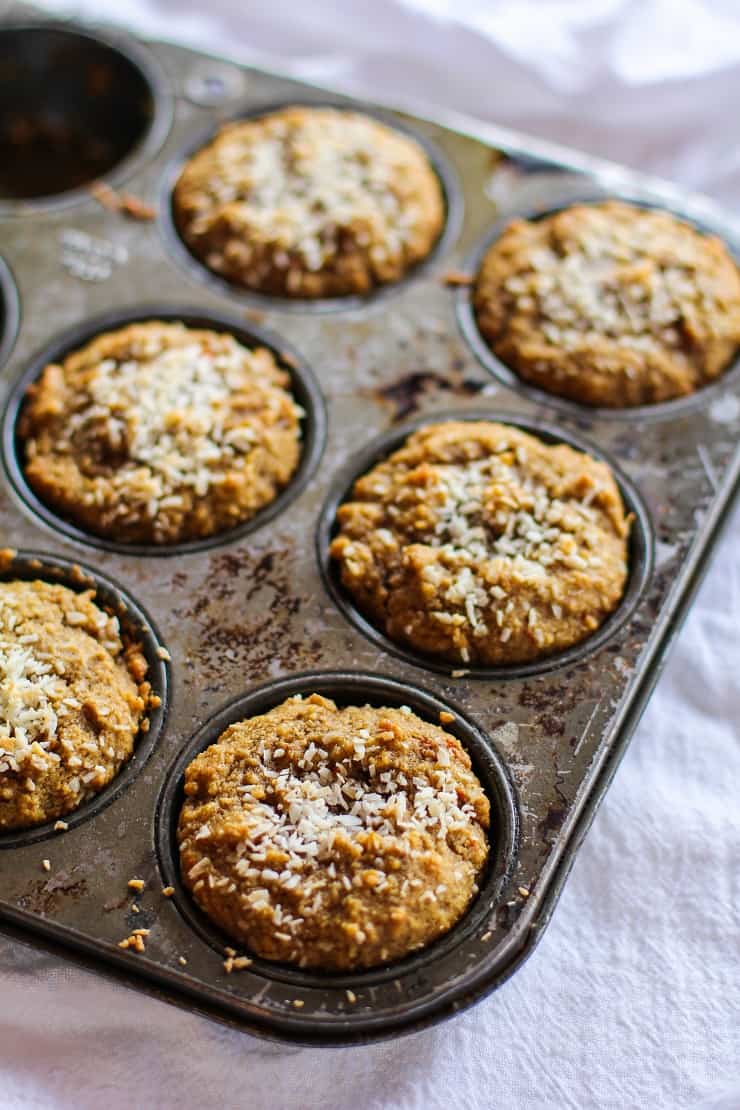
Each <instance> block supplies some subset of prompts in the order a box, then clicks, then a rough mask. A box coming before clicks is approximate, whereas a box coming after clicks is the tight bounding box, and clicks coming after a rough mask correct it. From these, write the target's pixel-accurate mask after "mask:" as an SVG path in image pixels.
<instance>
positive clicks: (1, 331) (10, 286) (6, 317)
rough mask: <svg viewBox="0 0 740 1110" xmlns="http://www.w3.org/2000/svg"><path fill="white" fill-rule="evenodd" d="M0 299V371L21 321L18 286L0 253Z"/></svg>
mask: <svg viewBox="0 0 740 1110" xmlns="http://www.w3.org/2000/svg"><path fill="white" fill-rule="evenodd" d="M0 301H1V302H2V309H1V310H0V311H1V312H2V315H1V317H0V319H1V320H2V327H1V328H0V371H2V369H3V367H4V366H5V363H6V362H7V361H8V359H9V358H10V355H11V353H12V350H13V348H14V346H15V341H16V339H17V338H18V330H19V328H20V323H21V302H20V297H19V295H18V286H17V285H16V283H15V277H14V276H13V271H12V270H11V268H10V266H9V265H8V263H7V262H6V261H5V259H4V258H3V257H2V255H0Z"/></svg>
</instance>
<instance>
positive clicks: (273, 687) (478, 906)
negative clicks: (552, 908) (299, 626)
mask: <svg viewBox="0 0 740 1110" xmlns="http://www.w3.org/2000/svg"><path fill="white" fill-rule="evenodd" d="M340 690H346V696H345V695H343V694H341V693H340V692H339V691H340ZM355 691H356V693H355ZM297 693H303V694H304V695H306V696H308V695H309V694H310V693H319V694H321V695H322V696H327V697H330V698H332V699H333V700H336V701H338V704H339V705H340V707H341V706H342V705H357V704H372V705H376V706H377V707H382V706H384V705H391V706H392V705H394V704H395V705H400V704H408V705H409V707H410V708H411V709H412V710H413V711H414V712H416V713H417V715H418V716H422V718H423V719H425V720H427V721H429V722H430V723H432V724H436V725H438V727H441V728H443V729H444V730H445V731H449V732H450V733H451V734H452V735H453V736H457V737H458V739H459V740H460V743H461V744H462V746H463V748H464V749H465V751H466V752H467V753H468V755H470V757H471V761H472V764H473V770H474V771H475V773H476V775H477V776H478V778H479V780H480V782H481V785H482V786H483V788H484V791H485V793H486V797H487V798H488V800H489V802H490V804H491V828H492V830H493V833H492V835H489V838H488V839H489V846H490V848H491V849H492V852H491V855H492V856H493V857H494V858H491V856H489V860H488V861H487V863H486V867H485V873H484V877H483V880H482V883H481V887H480V890H479V891H478V893H476V894H475V895H474V897H473V899H472V901H471V903H470V905H469V906H468V908H467V909H466V911H465V913H464V914H463V915H462V917H461V918H460V919H459V920H458V921H456V922H455V924H454V925H452V926H451V928H450V929H449V930H448V931H447V932H446V933H444V934H442V935H441V936H440V937H438V938H437V939H436V940H434V941H432V942H430V943H429V944H428V945H425V946H424V947H423V948H421V949H418V950H415V951H413V952H411V953H410V954H409V955H407V956H405V957H403V958H401V959H398V960H395V961H393V962H392V963H390V964H387V965H382V966H379V967H374V968H369V969H362V968H360V969H356V970H348V971H341V972H331V971H321V970H317V969H306V970H303V969H300V968H298V967H291V966H290V965H288V964H282V963H278V962H277V961H271V960H267V959H264V958H260V957H257V956H253V964H252V967H251V968H250V971H252V970H253V972H254V974H257V975H259V976H260V978H265V979H270V980H273V981H277V982H280V983H283V984H285V986H286V987H294V988H295V989H308V990H319V991H322V990H329V989H335V990H337V991H340V992H343V991H344V990H346V988H348V987H356V988H357V989H358V990H361V989H365V988H370V987H374V986H378V985H382V984H384V983H388V982H391V981H393V980H394V979H400V978H401V977H402V976H403V975H404V974H409V975H411V974H415V973H416V972H417V971H420V970H423V968H424V967H425V966H427V965H428V964H429V963H431V962H433V961H434V960H435V959H438V958H440V957H441V956H447V955H450V954H451V952H452V951H453V950H454V949H455V948H457V947H458V946H459V945H460V944H461V943H463V942H465V941H470V940H471V939H472V938H473V935H474V934H475V932H476V930H478V931H480V930H481V928H482V927H483V926H484V921H485V919H486V918H487V917H488V916H489V915H490V913H491V912H492V910H493V909H494V908H495V906H496V904H497V902H498V901H499V899H500V896H501V891H502V890H503V888H504V886H505V884H506V882H507V880H508V879H509V878H510V876H511V874H512V872H513V869H514V866H515V860H516V854H517V850H518V839H519V802H518V798H517V793H516V788H515V787H514V784H513V783H512V781H511V778H510V776H509V773H508V771H507V770H506V766H505V762H504V760H503V759H502V758H501V755H500V753H499V751H498V749H497V747H496V745H495V743H493V742H492V741H491V739H490V737H489V736H488V735H487V733H486V731H485V729H484V728H483V727H482V726H480V725H479V724H478V723H477V722H476V721H475V718H474V717H473V716H472V715H471V714H470V713H468V712H467V711H465V710H464V709H462V708H461V707H460V706H459V705H457V704H456V703H455V701H454V699H450V698H442V697H441V696H440V695H438V694H435V693H433V692H432V691H430V690H427V689H425V688H424V687H423V686H418V685H411V684H410V683H407V682H406V681H404V680H403V679H400V678H396V677H394V676H393V675H390V674H387V673H385V672H378V673H375V674H371V673H369V672H366V671H361V670H355V669H351V668H348V669H344V670H336V669H332V670H311V671H302V672H297V673H294V674H291V675H289V676H286V677H282V678H278V679H271V680H270V681H268V682H262V683H258V684H257V685H256V686H252V687H251V688H250V689H248V690H246V691H245V692H244V693H242V694H240V695H237V697H235V698H231V699H230V700H229V701H228V702H226V703H225V704H223V705H221V706H220V707H219V708H218V709H217V710H216V711H215V712H214V713H213V714H212V715H211V716H210V717H209V718H208V719H207V720H206V721H205V722H204V723H203V724H201V726H200V727H199V728H198V729H197V730H196V731H195V732H194V733H192V735H191V736H190V737H189V738H188V740H187V741H186V742H185V743H184V744H183V745H182V746H181V747H180V749H179V751H178V752H177V755H176V756H175V758H174V759H173V760H172V761H171V762H170V764H169V766H168V768H167V770H166V771H165V774H164V777H163V781H162V787H161V789H160V791H159V795H158V799H157V804H156V809H155V813H154V830H155V832H154V837H155V842H156V853H157V863H158V867H159V871H160V874H161V875H162V877H163V879H164V881H165V883H166V884H167V885H171V886H174V888H175V894H174V895H173V897H172V902H173V904H174V905H175V907H176V908H177V910H178V912H179V914H180V915H181V917H182V918H183V919H184V920H185V921H186V923H187V924H188V925H189V927H190V928H191V929H192V931H193V932H194V933H195V934H196V935H197V936H199V937H200V939H201V940H202V941H204V943H206V944H207V945H209V946H210V947H211V948H213V949H214V950H215V951H216V952H219V953H223V952H224V949H225V947H226V946H227V945H231V946H237V947H238V948H239V950H240V951H244V953H245V954H250V953H249V951H248V949H247V948H246V947H245V946H244V944H240V943H239V942H238V941H236V940H234V939H233V938H232V939H229V936H228V934H226V933H224V932H223V931H222V930H221V929H219V927H218V926H217V925H215V923H213V922H210V921H209V919H208V917H207V915H206V914H205V913H204V912H203V911H201V910H200V909H199V908H198V907H197V905H196V904H195V902H194V899H193V898H192V896H191V895H190V893H189V891H188V890H187V888H186V887H185V885H184V883H183V881H182V878H181V875H180V867H179V859H178V849H177V838H176V826H177V818H178V816H179V812H180V808H181V805H182V797H183V789H182V783H183V778H184V773H185V770H186V769H187V767H188V766H189V764H190V763H191V762H192V761H193V759H194V758H195V757H196V755H198V754H199V753H200V752H202V751H205V750H206V748H208V747H210V746H212V745H213V744H215V743H217V742H218V739H219V737H220V736H221V734H222V733H223V731H224V730H225V729H226V728H228V727H229V725H231V724H234V723H236V722H238V721H241V720H244V719H246V718H247V717H249V716H257V715H260V714H263V713H266V712H268V710H269V709H272V708H275V707H276V706H278V705H280V704H282V702H283V701H284V700H285V699H286V698H288V697H292V696H293V695H294V694H297ZM384 698H385V699H390V700H389V701H383V700H382V699H384ZM356 699H357V700H356ZM401 699H403V700H401ZM444 709H449V710H451V711H452V712H453V713H454V715H455V720H454V722H451V723H450V724H444V725H440V724H439V720H438V719H435V716H434V714H435V713H438V712H439V711H440V710H444ZM250 955H251V954H250ZM342 1020H344V1015H342Z"/></svg>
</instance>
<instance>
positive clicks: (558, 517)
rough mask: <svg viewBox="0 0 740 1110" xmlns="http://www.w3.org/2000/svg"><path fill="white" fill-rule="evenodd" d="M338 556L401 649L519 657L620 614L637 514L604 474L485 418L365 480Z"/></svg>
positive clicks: (436, 429) (463, 656) (346, 517)
mask: <svg viewBox="0 0 740 1110" xmlns="http://www.w3.org/2000/svg"><path fill="white" fill-rule="evenodd" d="M337 523H338V528H339V531H338V535H337V536H336V538H335V539H334V540H333V542H332V545H331V549H330V553H331V556H332V558H333V559H335V560H336V563H337V565H338V569H339V572H340V575H341V581H342V584H343V585H344V587H345V589H346V590H347V591H348V592H349V594H351V596H352V598H353V600H354V601H355V602H356V604H357V606H358V608H359V609H360V610H361V611H362V612H363V613H364V614H365V615H366V616H367V617H368V618H369V619H370V620H371V621H372V622H373V623H374V624H375V625H376V626H377V627H378V628H379V629H381V630H382V631H383V632H385V633H386V635H387V636H389V637H390V638H391V639H392V640H395V641H396V642H397V643H399V644H400V645H402V646H403V647H407V648H413V649H415V650H417V651H419V652H423V653H426V654H428V655H432V656H438V657H439V658H441V659H447V660H449V661H450V662H454V663H460V662H462V663H478V664H483V665H497V664H503V663H522V662H525V661H527V660H531V659H537V658H539V657H540V656H544V655H549V654H551V653H552V652H554V651H558V650H561V649H563V648H566V647H570V646H571V645H572V644H575V643H577V642H578V641H579V640H582V639H583V638H584V637H585V636H588V635H589V633H591V632H593V631H594V629H596V628H598V627H599V625H600V624H601V623H602V621H603V620H604V619H605V617H606V616H608V614H609V613H610V612H611V611H612V610H613V609H614V608H615V607H616V606H617V604H618V603H619V600H620V598H621V596H622V593H623V590H624V585H625V582H626V579H627V538H628V533H629V523H630V522H629V520H628V519H626V518H625V513H624V508H623V505H622V501H621V498H620V495H619V491H618V490H617V486H616V483H615V481H614V478H613V477H612V474H611V472H610V470H609V468H608V466H607V465H606V464H605V463H603V462H597V461H596V460H595V459H592V458H590V457H589V456H588V455H585V454H583V453H582V452H580V451H575V450H574V449H573V448H572V447H568V446H566V445H565V444H558V445H557V446H549V445H547V444H545V443H543V442H542V441H541V440H539V439H536V438H535V437H534V436H531V435H527V434H526V433H525V432H521V431H519V430H518V429H516V428H513V427H510V426H507V425H502V424H494V423H489V422H485V421H481V422H472V421H470V422H467V421H450V422H448V423H441V424H430V425H427V426H426V427H423V428H421V429H420V430H419V431H417V432H414V433H413V434H412V435H411V436H410V437H409V438H408V439H407V440H406V442H405V444H404V445H403V446H402V447H401V448H399V450H397V451H394V452H393V454H392V455H390V456H389V457H388V458H387V459H386V460H385V461H383V462H381V463H378V465H377V466H374V467H373V469H372V470H370V471H369V472H368V473H367V474H365V475H363V477H361V478H359V479H358V480H357V481H356V482H355V484H354V488H353V490H352V494H351V496H350V499H349V500H348V501H347V502H346V503H345V504H343V505H341V506H340V507H339V510H338V512H337Z"/></svg>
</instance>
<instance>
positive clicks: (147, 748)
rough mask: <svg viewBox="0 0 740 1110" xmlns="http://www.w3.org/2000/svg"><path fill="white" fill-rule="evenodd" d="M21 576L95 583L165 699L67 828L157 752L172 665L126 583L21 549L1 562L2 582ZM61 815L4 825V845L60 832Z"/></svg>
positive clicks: (75, 584) (74, 586)
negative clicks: (24, 826)
mask: <svg viewBox="0 0 740 1110" xmlns="http://www.w3.org/2000/svg"><path fill="white" fill-rule="evenodd" d="M18 579H21V580H22V581H25V582H28V581H34V580H35V579H40V580H41V581H43V582H50V583H53V584H55V585H60V586H66V587H67V588H68V589H70V590H74V591H75V592H76V593H81V592H82V591H83V590H89V589H94V590H95V602H96V604H98V605H100V606H101V607H102V608H103V609H106V610H108V611H109V612H111V613H113V614H115V615H116V616H117V617H118V619H119V621H120V624H121V632H122V634H123V636H124V640H125V639H130V640H135V641H136V642H138V643H140V644H141V649H142V654H143V655H144V658H145V659H146V661H147V664H148V669H147V675H146V679H147V681H148V682H149V683H150V684H151V687H152V693H153V694H155V695H156V696H157V697H158V698H159V699H160V704H159V705H158V706H156V707H154V706H152V707H151V708H150V709H148V710H147V711H146V717H147V718H148V720H149V728H148V730H146V731H143V730H141V729H140V730H139V734H138V737H137V739H136V741H135V744H134V750H133V752H132V754H131V756H130V758H129V759H128V760H127V761H126V763H124V764H123V765H122V767H121V769H120V770H119V772H118V774H117V775H115V777H114V778H113V779H111V781H110V782H109V783H108V785H107V786H105V787H103V789H102V790H100V791H99V792H98V793H97V794H96V795H95V796H94V797H92V798H90V799H89V800H88V801H86V802H83V803H82V804H81V805H80V806H78V807H77V809H74V810H72V812H71V813H67V814H64V816H63V820H64V823H65V824H66V826H67V828H69V829H74V828H76V827H77V826H78V825H82V824H83V823H84V822H85V821H89V820H90V818H91V817H95V816H96V815H97V814H98V813H100V812H101V810H103V809H105V808H106V806H109V805H110V804H111V802H114V801H115V800H116V798H118V797H119V796H120V795H121V794H122V793H123V791H124V790H125V789H126V788H127V787H128V786H129V785H130V784H131V783H132V782H133V780H134V779H135V778H136V776H137V775H138V774H139V772H140V771H141V769H142V767H143V766H144V764H145V763H146V761H147V760H148V759H149V756H150V755H151V754H152V752H153V750H154V748H155V746H156V744H157V740H158V739H159V737H160V735H161V733H162V730H163V729H164V726H165V722H166V720H167V712H168V707H169V687H170V667H169V664H168V662H167V661H166V660H165V659H163V658H162V655H161V653H160V649H161V648H162V647H163V645H162V641H161V638H160V635H159V632H158V631H157V628H156V626H155V625H154V623H153V621H152V619H151V617H150V616H149V615H148V613H147V612H146V611H145V610H144V609H142V608H141V606H140V605H139V604H138V603H137V602H136V601H134V599H133V598H132V597H131V596H130V595H129V594H128V593H127V592H126V591H125V590H124V589H123V587H122V586H119V585H118V583H117V582H114V581H113V580H112V579H110V578H107V577H106V576H105V575H103V574H101V573H100V572H99V571H97V570H91V569H90V568H89V567H85V566H80V564H79V563H76V562H70V561H69V560H67V559H61V558H59V556H57V555H48V554H45V553H44V552H35V551H16V552H14V554H13V557H12V558H10V559H8V560H7V562H3V564H2V567H1V568H0V582H12V581H16V580H18ZM57 820H59V818H54V820H53V821H47V822H46V823H44V824H43V825H35V826H33V827H32V828H28V829H17V830H16V829H14V830H11V831H8V832H2V831H0V848H16V847H21V846H25V845H28V844H35V843H37V842H38V841H40V840H47V839H48V838H49V837H54V836H57V835H58V834H57V832H56V831H55V829H54V824H55V822H56V821H57Z"/></svg>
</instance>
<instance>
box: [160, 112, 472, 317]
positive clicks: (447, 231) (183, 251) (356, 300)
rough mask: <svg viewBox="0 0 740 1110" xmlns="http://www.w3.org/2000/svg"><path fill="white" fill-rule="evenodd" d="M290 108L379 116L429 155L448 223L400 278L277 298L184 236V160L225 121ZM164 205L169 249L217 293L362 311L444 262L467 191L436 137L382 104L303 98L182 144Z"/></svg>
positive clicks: (307, 308) (296, 306)
mask: <svg viewBox="0 0 740 1110" xmlns="http://www.w3.org/2000/svg"><path fill="white" fill-rule="evenodd" d="M289 107H306V108H337V109H340V110H342V109H344V110H347V111H354V112H360V113H362V114H363V115H366V116H369V117H370V118H371V119H376V120H379V121H380V122H381V123H384V124H385V125H386V126H387V127H390V128H392V129H393V130H394V131H399V132H400V133H401V134H402V135H407V136H408V137H409V138H411V139H414V141H415V142H416V143H417V144H418V145H419V146H420V147H421V149H422V150H423V151H424V153H425V154H426V156H427V158H428V160H429V163H430V165H431V167H432V169H433V170H434V172H435V174H436V175H437V178H438V180H439V184H440V186H441V189H442V194H443V197H444V203H445V221H444V226H443V228H442V232H441V234H440V236H439V238H438V239H437V242H436V243H435V244H434V246H433V247H432V249H431V251H430V252H429V254H428V255H427V257H426V258H424V259H422V261H421V262H418V263H417V264H416V265H415V266H413V267H412V268H411V269H410V270H409V271H408V273H406V274H405V275H404V277H402V278H401V279H400V280H399V281H395V282H389V283H388V284H387V285H379V286H377V287H376V288H375V289H372V290H371V291H370V292H368V293H365V294H362V295H358V294H352V295H348V296H346V297H315V298H301V297H277V296H274V295H272V294H268V293H260V292H259V291H258V290H255V289H247V288H244V287H243V286H240V285H238V284H237V283H236V282H231V281H229V280H228V279H227V278H223V277H221V276H220V275H219V274H217V273H215V272H214V271H213V270H209V269H208V267H207V266H206V265H205V263H203V262H201V260H200V259H199V258H197V257H196V255H194V254H193V253H192V251H191V250H190V249H189V248H188V246H187V244H186V243H185V242H184V240H183V239H182V236H181V235H180V232H179V230H178V228H177V223H176V221H175V216H174V211H173V208H174V204H173V196H174V189H175V185H176V184H177V181H178V179H179V177H180V174H181V173H182V171H183V169H184V167H185V163H186V162H187V161H188V160H189V159H190V158H191V157H192V156H193V155H194V154H196V153H197V152H198V151H199V150H200V149H201V148H202V147H204V146H206V145H207V144H208V143H209V142H210V141H211V140H212V139H214V138H215V136H216V135H217V133H218V131H219V130H220V129H221V128H222V127H223V126H224V124H226V123H237V122H239V121H241V120H250V119H259V118H260V117H261V116H265V115H268V114H269V113H271V112H276V111H279V110H280V109H282V108H289ZM159 207H160V211H161V213H162V221H161V226H162V233H163V235H164V240H165V244H166V246H167V248H168V249H169V251H170V252H171V254H172V255H173V257H174V258H175V259H176V260H177V261H178V262H179V263H180V265H181V266H183V267H184V268H185V269H186V270H187V271H188V273H190V274H192V275H193V276H194V277H195V278H196V279H197V280H198V281H200V282H205V283H206V284H208V285H210V287H211V288H212V289H213V290H214V291H215V292H218V293H220V294H221V295H222V296H223V295H225V296H228V297H232V298H235V299H236V300H238V301H241V302H242V303H244V304H251V305H253V306H254V307H255V308H262V309H264V310H271V309H277V310H279V311H281V312H296V313H303V312H305V313H309V314H313V315H323V314H326V313H333V312H357V311H358V310H360V309H363V308H367V307H369V306H371V305H373V304H375V303H376V302H378V301H382V300H385V299H386V298H387V297H392V296H393V295H394V294H398V293H400V292H401V291H402V290H404V289H406V287H407V286H408V285H409V284H411V283H412V282H413V281H414V280H415V279H416V278H418V277H420V276H421V275H423V274H424V273H426V272H427V271H428V270H429V269H430V267H432V266H434V265H435V264H436V263H437V262H439V260H440V259H441V258H443V257H444V255H445V254H446V253H447V252H448V251H449V250H450V248H451V247H452V245H453V244H454V242H455V240H456V239H457V236H458V234H459V232H460V227H461V225H462V216H463V201H462V191H461V189H460V184H459V181H458V178H457V174H456V172H455V170H454V169H453V167H452V165H451V163H450V162H448V160H447V159H446V158H445V156H444V155H443V154H442V152H441V151H440V150H439V148H438V147H437V146H436V145H435V144H434V143H433V142H431V140H429V139H427V138H426V136H425V135H422V134H420V133H419V132H418V131H416V130H415V129H414V128H412V127H409V126H407V125H406V124H405V123H402V122H400V121H399V120H398V119H397V118H396V117H395V116H393V115H391V114H390V113H389V112H383V111H380V110H379V109H378V108H377V107H373V106H370V105H368V106H366V105H364V104H362V103H358V102H357V101H355V100H351V101H350V100H339V99H329V98H326V99H317V100H307V99H306V98H305V96H298V97H296V98H295V99H294V100H283V101H279V102H277V103H268V104H264V105H261V106H260V107H259V108H249V109H248V110H245V111H241V112H236V113H234V114H233V115H231V116H229V118H228V119H224V120H222V121H221V122H220V123H219V125H218V127H216V128H214V127H209V128H207V129H206V130H205V131H201V132H200V134H198V135H197V136H196V137H195V138H194V139H191V140H190V141H189V142H188V143H187V145H186V146H185V147H183V149H182V150H181V151H180V152H179V153H178V154H177V155H176V157H175V158H174V160H173V161H172V162H171V163H170V165H169V166H168V167H167V169H166V171H165V174H164V179H163V183H162V193H161V203H160V206H159Z"/></svg>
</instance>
